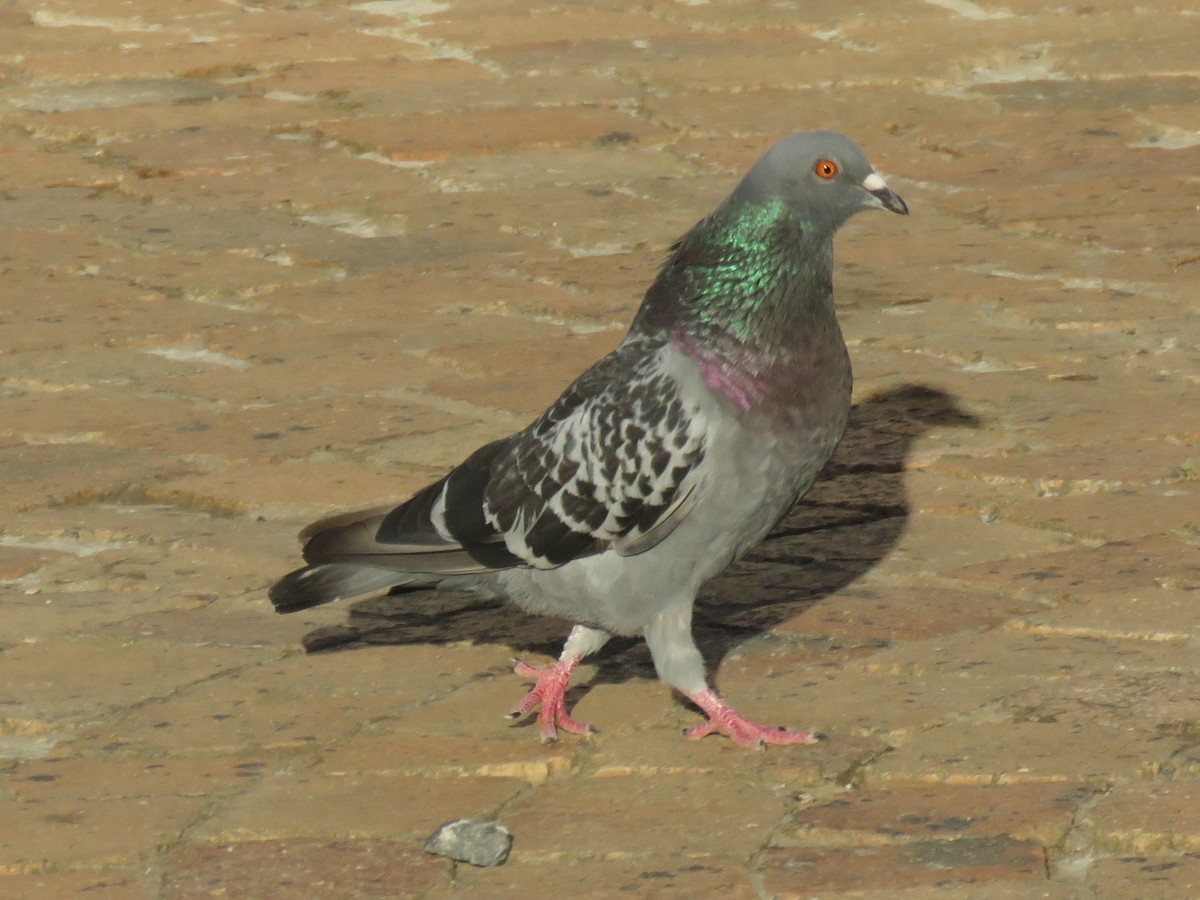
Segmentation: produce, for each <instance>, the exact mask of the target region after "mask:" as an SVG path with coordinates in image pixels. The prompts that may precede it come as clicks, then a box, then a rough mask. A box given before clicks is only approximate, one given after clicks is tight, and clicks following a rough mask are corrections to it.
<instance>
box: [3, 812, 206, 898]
mask: <svg viewBox="0 0 1200 900" xmlns="http://www.w3.org/2000/svg"><path fill="white" fill-rule="evenodd" d="M208 803H209V801H208V800H207V799H205V798H203V797H172V796H162V797H155V798H152V799H146V798H138V797H134V798H122V799H114V800H80V799H79V798H77V797H71V798H66V799H63V798H56V799H50V800H45V801H41V800H20V801H10V802H8V803H6V804H5V806H6V807H7V809H6V815H5V827H4V830H3V833H2V834H0V851H2V852H3V854H4V859H5V866H6V869H7V870H8V871H10V872H16V873H22V872H36V871H39V870H42V869H49V870H51V871H54V870H56V869H57V870H62V869H65V868H68V867H74V866H79V867H91V868H94V867H99V866H127V865H129V864H130V863H137V862H139V861H141V860H142V859H144V858H148V857H149V856H150V855H151V854H152V853H153V852H154V851H155V850H156V849H157V848H158V846H159V845H160V844H161V843H162V842H163V840H164V836H166V835H179V834H180V833H181V832H183V830H184V829H186V828H187V827H188V825H189V824H190V823H192V822H193V821H195V820H196V819H197V818H198V817H199V816H200V814H201V812H202V811H203V810H204V809H205V807H206V806H207V805H208ZM103 881H104V880H103V879H100V878H97V879H95V882H94V883H101V884H102V883H103Z"/></svg>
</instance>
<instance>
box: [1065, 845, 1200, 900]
mask: <svg viewBox="0 0 1200 900" xmlns="http://www.w3.org/2000/svg"><path fill="white" fill-rule="evenodd" d="M1088 888H1089V889H1090V890H1091V891H1093V892H1094V893H1093V896H1095V897H1099V898H1101V900H1109V898H1113V900H1115V898H1118V897H1142V896H1146V897H1163V898H1165V900H1185V898H1188V897H1193V896H1195V894H1196V891H1197V890H1200V856H1196V855H1195V854H1191V855H1184V856H1175V855H1164V856H1119V857H1116V858H1114V859H1098V860H1096V861H1095V862H1094V863H1093V864H1092V865H1091V866H1090V867H1089V868H1088Z"/></svg>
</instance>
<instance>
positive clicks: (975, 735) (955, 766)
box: [866, 708, 1175, 785]
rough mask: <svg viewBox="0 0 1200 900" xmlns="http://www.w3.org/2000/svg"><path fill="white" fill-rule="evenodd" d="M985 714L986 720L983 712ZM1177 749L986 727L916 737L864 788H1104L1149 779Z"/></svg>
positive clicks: (1102, 734) (1088, 729)
mask: <svg viewBox="0 0 1200 900" xmlns="http://www.w3.org/2000/svg"><path fill="white" fill-rule="evenodd" d="M982 712H983V713H984V714H986V712H987V710H986V708H983V709H982ZM978 717H982V716H978ZM1076 747H1087V748H1088V754H1087V755H1086V756H1081V755H1080V754H1079V753H1078V752H1077V751H1076V750H1075V749H1074V748H1076ZM1174 749H1175V747H1174V746H1172V745H1169V744H1167V742H1164V741H1163V740H1162V739H1161V738H1160V737H1159V736H1158V735H1156V734H1154V733H1145V732H1137V731H1127V730H1125V729H1123V728H1113V727H1111V726H1107V725H1102V724H1100V725H1097V724H1092V723H1090V722H1078V721H1076V722H1061V723H1058V722H1042V723H1032V722H1005V723H1003V724H1000V723H994V722H986V721H985V722H982V723H979V724H975V723H972V724H970V725H965V724H964V725H960V726H959V727H957V728H954V729H950V730H947V729H945V728H939V729H935V730H932V731H928V732H924V733H922V734H919V735H916V736H914V737H912V738H911V740H908V741H906V742H905V743H904V745H903V746H900V747H898V748H897V749H896V750H894V751H893V752H892V753H890V754H888V755H886V756H884V757H883V758H881V759H880V760H879V761H878V762H877V763H875V764H874V765H873V766H872V767H871V769H870V770H869V772H868V773H867V776H866V783H867V784H869V785H884V784H890V783H896V782H909V783H911V782H921V783H927V782H939V783H940V782H945V783H947V784H975V785H989V784H1022V783H1026V782H1047V781H1048V782H1070V781H1076V782H1078V781H1083V782H1087V783H1089V784H1100V785H1103V784H1106V783H1108V782H1109V781H1110V780H1116V779H1120V780H1126V779H1138V778H1149V777H1152V776H1153V775H1155V774H1157V773H1158V772H1159V771H1161V770H1162V769H1163V768H1164V766H1165V764H1166V760H1167V759H1169V758H1170V756H1171V754H1172V752H1173V751H1174Z"/></svg>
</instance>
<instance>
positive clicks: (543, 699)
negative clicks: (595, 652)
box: [508, 656, 596, 744]
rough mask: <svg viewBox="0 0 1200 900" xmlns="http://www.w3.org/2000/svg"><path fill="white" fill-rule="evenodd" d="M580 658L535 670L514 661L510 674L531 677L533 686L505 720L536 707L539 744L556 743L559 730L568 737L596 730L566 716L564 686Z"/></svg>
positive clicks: (519, 717)
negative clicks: (567, 734)
mask: <svg viewBox="0 0 1200 900" xmlns="http://www.w3.org/2000/svg"><path fill="white" fill-rule="evenodd" d="M580 659H581V657H578V656H569V657H567V658H566V659H560V660H559V661H558V662H556V663H555V664H554V665H553V666H551V667H549V668H546V669H539V668H536V667H534V666H531V665H529V664H528V663H525V662H518V663H517V664H516V666H515V667H514V671H515V672H516V673H517V674H518V675H520V676H521V677H522V678H532V679H533V680H534V681H535V682H536V683H535V684H534V686H533V690H531V691H530V692H529V693H528V694H526V695H525V699H523V700H522V701H521V702H520V703H518V704H517V705H516V706H514V707H513V710H512V712H510V713H509V714H508V717H509V718H510V719H522V718H524V717H525V716H527V715H529V714H530V713H531V712H533V711H534V710H535V709H537V708H538V707H539V706H540V707H541V709H540V710H538V731H539V732H540V733H541V735H542V743H543V744H549V743H552V742H554V741H556V740H558V729H559V728H561V729H562V730H563V731H567V732H570V733H571V734H590V733H593V732H595V730H596V729H595V728H593V727H592V726H591V725H588V724H587V723H586V722H579V721H576V720H575V719H572V718H571V717H570V716H569V715H568V714H567V703H566V699H565V694H566V692H567V685H569V684H570V683H571V673H572V672H574V671H575V667H576V666H578V665H579V660H580Z"/></svg>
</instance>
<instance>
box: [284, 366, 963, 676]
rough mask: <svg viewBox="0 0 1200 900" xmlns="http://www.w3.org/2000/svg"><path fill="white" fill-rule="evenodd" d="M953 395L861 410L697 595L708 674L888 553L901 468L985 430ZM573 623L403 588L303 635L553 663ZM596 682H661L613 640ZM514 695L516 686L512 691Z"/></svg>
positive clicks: (897, 391)
mask: <svg viewBox="0 0 1200 900" xmlns="http://www.w3.org/2000/svg"><path fill="white" fill-rule="evenodd" d="M979 424H980V420H979V419H977V418H976V417H975V416H973V415H971V414H970V413H967V412H964V411H963V410H961V409H960V408H959V406H958V405H957V403H956V402H955V399H954V397H952V396H951V395H949V394H947V393H945V392H943V391H940V390H937V389H935V388H931V387H927V386H924V385H916V384H910V385H903V386H901V387H897V388H893V389H891V390H887V391H884V392H882V393H879V394H875V395H873V396H871V397H868V398H867V399H866V400H863V401H862V402H861V403H858V404H856V405H855V407H854V409H853V410H852V411H851V413H850V422H849V424H848V426H847V429H846V434H845V437H844V438H843V440H842V443H841V445H840V446H839V447H838V450H837V452H836V453H835V454H834V457H833V459H832V460H830V462H829V464H828V465H827V466H826V467H825V471H824V472H823V473H822V476H821V478H820V480H818V482H817V483H816V485H815V486H814V487H813V489H812V490H811V491H809V493H808V494H807V495H806V496H805V498H804V499H803V500H801V501H800V503H799V504H797V505H796V507H794V508H793V510H792V511H791V513H789V514H788V515H787V516H786V517H785V518H784V519H783V521H782V522H780V523H779V524H778V525H777V526H776V527H775V529H774V530H773V531H772V532H771V534H770V535H768V537H767V539H766V540H765V541H764V542H763V543H762V544H760V545H759V546H758V547H756V548H755V549H754V550H753V551H751V552H750V553H749V554H747V556H746V557H745V558H744V559H742V560H741V561H740V562H738V563H736V564H734V565H733V566H731V567H730V568H729V569H728V570H726V571H725V573H724V574H722V575H721V576H720V577H718V578H716V579H714V580H713V581H711V582H709V584H707V585H706V586H705V587H704V589H703V590H702V591H701V593H700V597H699V599H698V602H697V606H696V613H695V619H694V624H693V631H694V634H695V637H696V642H697V643H698V644H699V646H700V649H701V651H702V652H703V653H704V658H705V660H706V661H707V662H708V665H709V667H710V669H715V668H716V667H717V666H719V665H720V662H721V660H722V659H723V658H724V657H725V655H726V654H727V653H728V652H729V651H730V650H731V649H733V648H734V647H736V646H738V645H739V644H741V643H743V642H744V641H746V640H748V639H750V638H752V637H755V636H757V635H760V634H762V633H763V632H765V631H768V630H769V629H770V628H772V627H773V626H775V625H777V624H779V623H780V622H784V621H787V620H788V619H791V618H792V617H794V616H796V615H798V614H799V613H801V612H803V611H804V610H805V609H807V608H808V607H810V606H811V605H813V604H814V603H817V602H819V601H820V600H821V599H822V598H824V597H826V596H829V595H830V594H833V593H835V592H837V591H838V590H840V589H841V588H843V587H845V586H846V585H848V584H850V583H851V582H853V581H854V580H856V579H857V578H859V577H860V576H861V575H863V574H865V573H866V572H867V571H869V570H870V569H871V567H872V566H874V565H875V564H876V563H878V562H879V561H880V560H882V559H883V558H884V557H885V556H887V555H888V553H889V552H891V549H892V547H893V546H894V545H895V544H896V542H897V541H898V540H899V538H900V535H901V534H902V533H903V531H904V528H905V525H906V523H907V521H908V515H909V507H908V502H907V498H906V495H905V486H904V469H905V460H906V458H907V457H908V454H909V452H910V451H911V449H912V446H913V443H914V442H915V441H916V439H917V438H918V437H920V436H921V435H922V434H923V433H924V432H925V431H927V430H929V429H930V428H934V427H945V426H959V427H978V426H979ZM569 630H570V623H567V622H564V621H562V620H559V619H554V618H548V617H545V616H531V615H527V614H525V613H523V612H521V611H520V610H518V609H516V608H515V607H511V606H507V605H505V604H503V603H501V602H499V601H491V600H480V599H479V598H477V597H474V596H472V595H470V594H465V593H460V592H449V591H431V590H416V591H402V590H401V591H398V592H396V593H393V594H388V595H384V596H380V597H374V598H371V599H368V600H364V601H359V602H356V603H354V604H352V605H351V606H350V608H349V616H348V619H347V622H346V624H345V625H337V626H326V627H323V628H318V629H315V630H314V631H311V632H309V633H308V634H307V635H305V638H304V646H305V649H306V650H308V651H309V652H310V653H315V652H329V651H336V650H346V649H352V648H354V647H361V646H366V645H378V644H446V643H451V642H458V641H468V642H475V643H488V644H505V645H507V646H510V647H512V648H513V650H514V651H515V652H517V653H526V652H534V653H539V654H543V655H546V656H550V657H557V656H558V653H559V651H560V650H561V648H562V642H563V640H564V639H565V638H566V635H567V632H568V631H569ZM589 662H593V663H595V664H597V665H598V666H599V671H598V674H597V676H596V677H595V678H594V679H593V680H592V683H605V682H621V681H625V680H627V679H629V678H631V677H643V678H654V677H655V673H654V667H653V664H652V663H651V661H650V654H649V651H648V650H647V649H646V646H645V643H644V642H643V641H642V640H640V639H638V638H614V639H613V640H612V641H610V642H609V644H608V645H607V646H606V647H605V648H604V649H603V650H602V651H601V652H599V653H597V654H596V655H595V656H594V657H591V658H589ZM513 690H514V695H518V694H519V693H520V686H519V685H518V684H515V683H514V686H513Z"/></svg>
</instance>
